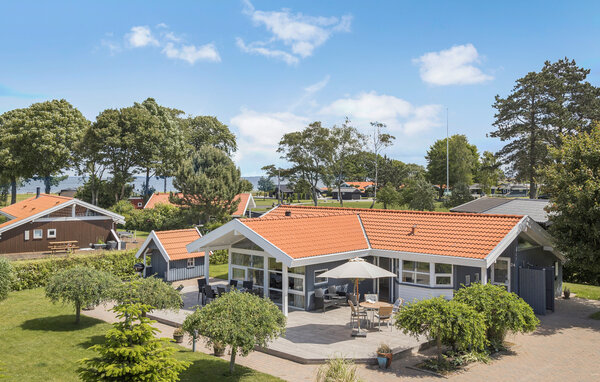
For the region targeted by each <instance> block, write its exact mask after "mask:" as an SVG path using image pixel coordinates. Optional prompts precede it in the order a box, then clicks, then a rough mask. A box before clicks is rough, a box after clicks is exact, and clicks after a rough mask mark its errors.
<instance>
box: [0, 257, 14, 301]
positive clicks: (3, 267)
mask: <svg viewBox="0 0 600 382" xmlns="http://www.w3.org/2000/svg"><path fill="white" fill-rule="evenodd" d="M14 279H15V275H14V269H13V266H12V264H11V263H10V261H8V259H6V258H4V257H0V301H2V300H4V299H5V298H6V297H7V296H8V292H10V291H11V289H12V283H13V280H14Z"/></svg>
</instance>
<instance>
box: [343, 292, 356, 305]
mask: <svg viewBox="0 0 600 382" xmlns="http://www.w3.org/2000/svg"><path fill="white" fill-rule="evenodd" d="M346 301H352V303H353V304H354V305H356V306H358V299H357V298H356V295H355V294H354V293H348V294H347V295H346Z"/></svg>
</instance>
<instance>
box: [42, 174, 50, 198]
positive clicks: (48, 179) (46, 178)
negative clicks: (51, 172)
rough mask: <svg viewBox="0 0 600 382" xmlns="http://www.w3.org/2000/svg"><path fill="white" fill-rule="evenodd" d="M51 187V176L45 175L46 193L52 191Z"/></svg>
mask: <svg viewBox="0 0 600 382" xmlns="http://www.w3.org/2000/svg"><path fill="white" fill-rule="evenodd" d="M50 189H51V184H50V177H49V176H45V177H44V192H45V193H46V194H49V193H50Z"/></svg>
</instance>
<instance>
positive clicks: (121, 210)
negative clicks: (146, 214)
mask: <svg viewBox="0 0 600 382" xmlns="http://www.w3.org/2000/svg"><path fill="white" fill-rule="evenodd" d="M109 210H111V211H112V212H114V213H117V214H119V215H121V216H123V217H124V218H125V221H126V222H127V221H129V220H130V219H131V215H133V214H134V212H135V207H134V206H133V204H131V202H130V201H129V199H124V200H119V201H118V202H117V204H115V205H113V206H112V207H110V208H109Z"/></svg>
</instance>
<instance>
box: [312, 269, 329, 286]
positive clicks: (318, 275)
mask: <svg viewBox="0 0 600 382" xmlns="http://www.w3.org/2000/svg"><path fill="white" fill-rule="evenodd" d="M327 271H328V269H318V270H316V271H315V285H323V284H327V283H328V279H327V277H321V274H322V273H325V272H327Z"/></svg>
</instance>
